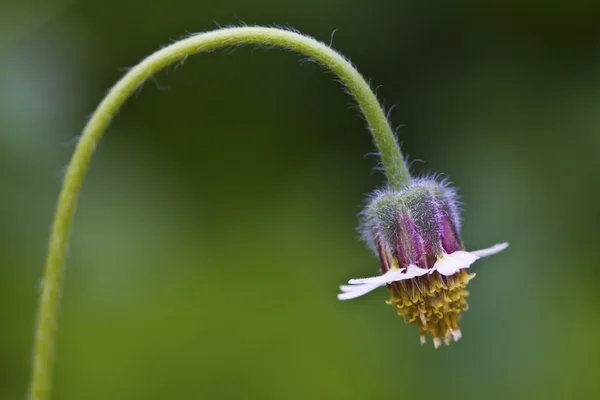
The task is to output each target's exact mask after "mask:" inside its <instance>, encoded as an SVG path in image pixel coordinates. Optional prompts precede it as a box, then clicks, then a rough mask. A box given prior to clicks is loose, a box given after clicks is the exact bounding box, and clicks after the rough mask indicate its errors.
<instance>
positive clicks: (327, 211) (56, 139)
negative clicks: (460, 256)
mask: <svg viewBox="0 0 600 400" xmlns="http://www.w3.org/2000/svg"><path fill="white" fill-rule="evenodd" d="M495 3H496V2H495ZM238 18H239V19H238ZM213 20H214V21H217V22H219V23H220V24H222V25H227V24H238V23H239V21H240V20H242V21H244V22H246V23H249V24H252V23H257V24H289V25H291V26H293V27H294V28H297V29H299V30H301V31H303V32H306V33H308V34H311V35H312V36H314V37H316V38H318V39H320V40H323V41H325V42H328V41H329V40H330V36H331V33H332V31H333V30H334V29H338V31H337V33H336V34H335V37H334V39H333V46H334V47H335V48H336V49H338V50H339V51H341V52H342V53H343V54H345V55H346V56H348V57H349V58H351V59H352V61H353V62H354V63H355V64H356V65H357V66H358V67H359V69H360V70H361V71H362V72H363V73H364V74H365V76H366V77H368V78H371V79H372V84H373V86H374V87H378V89H377V92H378V96H379V98H380V99H382V100H385V104H386V107H390V106H391V105H393V104H396V105H397V107H396V108H395V109H394V111H393V112H392V113H391V118H392V121H393V123H394V124H397V125H401V124H405V125H406V126H405V127H403V128H401V129H400V130H399V137H400V141H401V142H402V143H403V150H404V152H405V153H406V154H407V155H409V156H410V159H411V160H413V161H415V162H414V163H413V165H412V169H413V171H414V172H416V173H418V174H429V173H433V172H442V173H444V174H445V175H446V176H447V177H449V178H450V179H451V180H452V181H453V182H455V184H456V185H457V186H459V187H460V194H461V196H462V201H463V202H464V212H463V217H464V224H463V229H462V235H463V240H464V241H465V243H466V245H467V246H468V247H469V248H470V249H477V248H483V247H487V246H489V245H492V244H494V243H498V242H502V241H509V242H510V243H511V247H510V248H509V249H508V250H506V251H505V252H503V253H501V254H499V255H496V256H493V257H490V258H487V259H484V260H481V261H478V262H477V263H476V264H475V266H474V271H475V272H477V278H476V279H474V280H473V281H472V283H471V284H470V285H469V289H470V291H471V296H470V298H469V301H470V305H471V308H470V310H469V311H468V312H467V313H466V314H465V316H464V318H463V320H462V324H461V327H462V331H463V336H464V337H463V339H462V340H461V341H459V342H458V343H456V344H453V345H452V346H451V347H448V348H442V349H439V350H436V351H434V349H433V345H432V344H431V342H429V343H428V344H427V345H426V346H423V347H422V346H421V345H420V344H419V337H418V333H417V330H416V328H415V327H414V326H408V325H405V324H404V323H403V321H402V320H401V318H399V317H397V316H395V312H394V310H393V308H392V307H391V306H388V305H386V304H385V303H384V301H385V300H386V299H387V293H386V291H385V290H383V289H382V290H379V291H377V292H375V293H372V294H370V295H368V296H366V297H364V298H360V299H357V300H352V301H348V302H338V301H337V299H336V297H335V295H336V293H337V290H338V289H337V285H339V284H341V283H344V282H345V281H346V280H347V279H349V278H353V277H358V276H365V275H371V274H375V273H376V272H377V268H378V265H379V264H378V261H377V259H376V258H375V257H374V256H373V255H371V254H370V253H369V251H368V250H367V249H366V248H365V246H364V245H363V244H362V243H360V242H359V240H358V239H357V233H356V230H355V228H356V225H357V222H358V218H357V213H358V212H359V210H360V208H359V205H360V204H362V201H363V199H364V194H366V193H368V192H370V191H371V190H373V189H374V188H376V187H378V186H380V185H381V184H382V182H383V178H382V176H381V174H379V173H378V172H376V171H374V167H375V166H376V164H377V161H376V158H375V157H372V156H366V155H367V154H369V153H371V152H373V151H374V149H373V146H372V144H371V139H370V137H369V135H368V132H367V130H366V128H365V126H364V123H363V121H362V120H361V118H360V117H359V115H358V112H357V111H356V110H355V109H354V106H353V105H350V106H349V104H351V101H350V98H349V97H348V96H347V95H345V94H344V93H343V91H342V90H341V88H340V87H339V85H338V84H336V83H335V82H333V79H332V77H331V76H330V75H329V74H327V73H324V72H323V70H322V69H321V68H319V67H318V66H316V65H314V64H312V63H304V64H303V63H300V62H299V57H298V56H296V55H294V54H291V53H286V52H282V51H278V50H265V49H250V48H238V49H235V50H227V51H220V52H215V53H212V54H204V55H200V56H196V57H191V58H189V59H188V60H187V61H186V63H185V65H183V66H182V67H178V68H171V69H169V70H168V71H165V72H164V73H162V74H160V75H159V76H158V77H156V79H155V81H153V82H148V83H147V84H146V85H145V87H144V88H143V90H141V91H140V93H139V95H137V96H135V97H134V98H132V99H131V100H130V101H129V102H128V103H127V104H126V106H125V108H124V109H123V110H122V112H121V113H120V115H119V117H118V118H117V119H116V120H115V121H114V123H113V124H112V126H111V127H110V129H109V131H108V133H107V135H106V136H105V138H104V140H103V141H102V143H101V146H100V148H99V151H98V153H97V155H96V158H95V159H94V162H93V165H92V169H91V172H90V174H89V176H88V179H87V181H86V184H85V188H84V192H83V195H82V197H81V199H80V200H81V202H80V206H79V211H78V215H77V218H76V222H75V229H74V236H73V240H72V243H71V250H70V257H69V260H68V270H67V276H66V291H65V293H64V296H63V300H64V302H63V309H62V312H61V316H60V331H59V343H58V356H57V364H56V379H55V393H54V394H55V396H54V398H55V399H65V400H68V399H90V400H93V399H137V398H139V399H171V398H173V399H179V398H181V399H196V398H198V399H261V400H265V399H302V400H304V399H311V398H312V399H344V400H352V399H395V398H399V399H409V398H422V399H429V398H436V399H502V400H505V399H515V400H516V399H532V398H544V399H566V398H573V399H586V398H596V397H598V394H597V392H598V389H597V387H596V384H597V369H598V367H597V366H598V359H599V356H600V342H599V341H598V331H597V330H598V329H600V309H599V306H600V298H599V296H600V295H599V293H600V292H599V291H598V280H599V278H600V269H599V268H598V265H599V262H598V253H599V250H600V247H599V246H600V245H599V244H598V239H599V235H598V229H599V228H598V227H599V226H600V211H599V207H598V204H599V197H598V196H599V194H600V179H599V178H598V175H599V172H600V155H599V152H598V149H599V148H600V24H599V23H598V21H599V20H600V5H598V3H597V2H592V1H583V0H582V1H572V2H556V1H550V2H541V1H539V2H538V1H523V2H514V1H511V2H497V4H493V3H492V2H480V1H466V0H463V1H455V2H448V3H442V2H440V4H439V5H435V4H434V3H432V2H418V1H366V0H360V1H359V0H354V1H341V0H320V1H314V0H306V1H293V2H285V1H267V0H262V1H239V0H236V1H219V2H208V1H180V0H173V1H169V2H159V1H143V2H142V1H132V0H121V1H112V0H107V1H102V2H83V1H80V2H77V1H74V2H69V1H68V0H65V1H62V2H61V1H54V2H39V1H37V2H36V1H31V0H30V1H21V2H18V1H15V0H9V3H8V4H6V3H5V2H3V3H2V4H0V26H1V28H0V182H1V189H0V193H1V196H0V316H1V320H0V328H1V329H0V399H18V398H23V394H24V392H25V390H26V386H27V380H28V374H29V366H30V351H31V340H32V331H33V321H34V315H35V309H36V301H37V299H36V296H37V293H38V286H39V281H40V278H41V276H42V265H43V259H44V252H45V248H46V241H47V234H48V231H49V226H50V223H51V219H52V214H53V208H54V205H55V201H56V200H55V199H56V197H57V195H58V190H59V186H60V182H61V176H62V173H63V171H64V167H65V165H66V164H67V162H68V159H69V156H70V153H71V152H72V150H73V145H74V142H75V140H76V138H77V135H78V134H79V132H80V131H81V129H82V127H83V125H84V124H85V122H86V118H87V116H89V115H90V113H91V112H92V111H93V109H94V107H95V106H96V104H97V103H98V102H99V101H100V100H101V98H102V96H103V94H104V93H105V91H106V90H107V89H108V88H109V87H110V86H111V85H113V84H114V83H115V82H116V80H117V79H118V78H119V77H120V76H121V75H122V74H123V68H126V67H129V66H132V65H134V64H135V63H136V62H137V61H139V60H140V59H141V58H142V57H144V56H145V55H147V54H149V53H151V52H152V51H154V50H155V49H157V48H159V46H160V45H162V44H166V43H169V41H170V40H171V39H177V38H179V37H181V36H182V35H185V34H186V32H187V33H191V32H198V31H206V30H211V29H213V28H215V24H214V23H213ZM379 85H382V86H379ZM417 160H425V162H420V161H419V162H417Z"/></svg>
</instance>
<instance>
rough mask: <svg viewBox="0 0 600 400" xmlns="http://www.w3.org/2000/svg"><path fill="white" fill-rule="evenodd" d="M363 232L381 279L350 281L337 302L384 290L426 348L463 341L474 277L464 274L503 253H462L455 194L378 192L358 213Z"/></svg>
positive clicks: (440, 186) (438, 187)
mask: <svg viewBox="0 0 600 400" xmlns="http://www.w3.org/2000/svg"><path fill="white" fill-rule="evenodd" d="M361 229H362V232H363V238H364V239H365V241H366V242H367V244H368V245H369V246H370V247H371V248H372V249H373V250H374V251H375V252H376V253H377V255H378V256H379V260H380V262H381V274H382V275H381V276H377V277H373V278H364V279H352V280H350V281H349V285H342V286H340V288H341V290H342V293H340V294H339V295H338V298H339V299H340V300H347V299H352V298H356V297H359V296H362V295H364V294H366V293H368V292H370V291H372V290H374V289H376V288H378V287H379V286H384V285H387V287H388V289H389V291H390V294H391V299H390V300H389V301H388V303H389V304H391V305H393V306H394V307H396V309H397V310H398V314H399V315H401V316H403V317H404V318H405V320H406V321H407V322H409V323H413V324H416V325H417V326H418V328H419V333H420V335H421V342H422V343H425V335H426V333H429V334H430V335H431V337H432V338H433V343H434V345H435V347H436V348H437V347H439V346H440V344H441V342H442V340H444V342H445V343H446V344H449V343H450V340H451V339H454V340H455V341H456V340H458V339H459V338H460V337H461V332H460V329H459V327H458V321H459V319H460V316H461V313H462V311H465V310H466V309H467V301H466V297H467V296H468V294H469V293H468V292H467V291H466V289H465V288H466V285H467V283H468V282H469V280H470V279H472V278H473V277H474V276H475V275H474V274H468V273H467V272H466V271H465V269H466V268H469V266H470V265H471V264H472V263H473V262H475V261H476V260H477V259H479V258H480V257H484V256H487V255H491V254H494V253H497V252H499V251H501V250H503V249H505V248H506V247H507V246H508V244H507V243H502V244H498V245H496V246H492V247H491V248H489V249H485V250H479V251H474V252H467V251H465V248H464V245H463V243H462V241H461V239H460V236H459V229H460V220H459V214H458V207H457V200H456V191H455V190H454V189H453V188H451V187H450V186H448V185H447V184H445V183H440V182H437V181H435V180H433V179H421V180H416V181H414V182H413V183H411V184H410V185H409V186H407V187H406V188H404V189H402V190H400V191H397V190H390V189H388V190H383V191H377V192H376V193H375V194H374V195H373V196H372V198H371V200H370V202H369V204H368V205H367V207H366V209H365V210H364V211H363V213H362V224H361Z"/></svg>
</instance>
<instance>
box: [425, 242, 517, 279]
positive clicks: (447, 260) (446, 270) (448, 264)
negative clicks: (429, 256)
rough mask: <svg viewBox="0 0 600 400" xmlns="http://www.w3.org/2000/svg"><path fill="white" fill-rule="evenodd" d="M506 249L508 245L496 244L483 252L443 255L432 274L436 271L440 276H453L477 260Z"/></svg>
mask: <svg viewBox="0 0 600 400" xmlns="http://www.w3.org/2000/svg"><path fill="white" fill-rule="evenodd" d="M507 247H508V243H500V244H496V245H494V246H492V247H489V248H487V249H483V250H475V251H471V252H468V251H462V250H459V251H455V252H454V253H452V254H445V255H443V256H441V257H440V258H438V259H437V261H436V262H435V264H434V266H433V268H432V272H433V271H438V272H439V273H440V274H442V275H446V276H449V275H453V274H455V273H457V272H458V271H459V270H461V269H463V268H469V267H470V266H471V264H473V263H474V262H475V261H477V260H479V259H480V258H481V257H487V256H491V255H492V254H496V253H498V252H500V251H502V250H504V249H506V248H507Z"/></svg>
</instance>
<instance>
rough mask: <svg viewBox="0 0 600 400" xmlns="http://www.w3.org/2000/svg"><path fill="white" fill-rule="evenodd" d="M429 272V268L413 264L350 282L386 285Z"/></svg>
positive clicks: (353, 283)
mask: <svg viewBox="0 0 600 400" xmlns="http://www.w3.org/2000/svg"><path fill="white" fill-rule="evenodd" d="M428 272H429V270H428V269H423V268H419V267H417V266H416V265H412V264H411V265H409V266H408V268H406V269H405V268H402V269H393V270H389V271H388V272H386V273H385V274H383V275H380V276H374V277H372V278H361V279H350V280H349V281H348V283H349V284H351V285H358V284H367V283H373V284H375V283H377V284H380V285H385V284H386V283H388V282H397V281H403V280H406V279H412V278H414V277H415V276H421V275H425V274H426V273H428Z"/></svg>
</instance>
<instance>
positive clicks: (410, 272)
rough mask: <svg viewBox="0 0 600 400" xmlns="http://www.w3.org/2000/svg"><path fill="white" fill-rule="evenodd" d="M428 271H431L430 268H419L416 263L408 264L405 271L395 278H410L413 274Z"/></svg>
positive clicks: (416, 274) (422, 273) (423, 273)
mask: <svg viewBox="0 0 600 400" xmlns="http://www.w3.org/2000/svg"><path fill="white" fill-rule="evenodd" d="M430 271H431V270H430V269H424V268H419V267H417V266H416V265H413V264H410V265H409V266H408V269H407V270H406V273H404V274H402V276H401V277H400V278H399V279H396V281H403V280H405V279H412V278H414V277H415V276H421V275H425V274H426V273H428V272H430Z"/></svg>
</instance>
